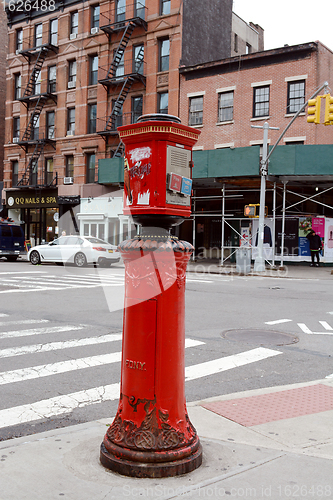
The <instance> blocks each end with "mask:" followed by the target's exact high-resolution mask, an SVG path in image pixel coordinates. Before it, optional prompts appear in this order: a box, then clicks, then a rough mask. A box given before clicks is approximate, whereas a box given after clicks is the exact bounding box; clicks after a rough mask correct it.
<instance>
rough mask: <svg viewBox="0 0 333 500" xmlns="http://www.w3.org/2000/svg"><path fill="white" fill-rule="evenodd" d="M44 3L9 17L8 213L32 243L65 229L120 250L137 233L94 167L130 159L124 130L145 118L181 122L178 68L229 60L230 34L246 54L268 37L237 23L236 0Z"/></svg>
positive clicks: (68, 0)
mask: <svg viewBox="0 0 333 500" xmlns="http://www.w3.org/2000/svg"><path fill="white" fill-rule="evenodd" d="M47 5H48V9H47V10H46V11H45V10H44V11H35V10H31V11H29V13H25V12H22V11H21V10H15V9H13V7H11V9H8V7H7V10H6V12H7V17H8V27H9V31H8V33H9V55H8V70H7V103H6V134H5V159H4V184H5V185H4V187H5V190H6V208H7V210H8V213H9V215H10V216H12V217H13V218H14V219H20V220H22V221H25V223H26V224H25V226H26V237H27V239H30V240H31V241H32V243H33V244H34V243H37V242H40V241H41V240H42V239H45V240H52V239H53V238H54V237H55V236H56V234H57V233H58V232H59V231H60V230H62V229H67V230H70V231H71V232H72V231H79V230H82V231H83V232H84V233H92V234H96V235H99V236H100V237H104V238H106V239H109V240H110V241H113V242H115V243H117V238H116V236H117V234H118V233H121V235H122V234H123V233H124V235H125V236H126V234H127V232H128V231H129V230H130V226H129V223H128V221H127V220H123V219H121V218H120V219H119V203H118V202H117V200H116V202H115V205H114V208H111V206H112V205H113V202H112V200H111V201H109V200H110V194H112V193H114V191H115V190H116V189H117V187H119V183H110V182H106V183H105V184H104V185H102V184H101V183H98V182H97V181H98V170H97V166H98V163H99V162H101V161H102V162H103V161H104V162H105V161H106V162H107V160H108V159H112V158H117V157H121V155H122V153H123V151H122V144H121V143H120V141H119V137H118V133H117V126H119V125H120V124H123V125H124V124H126V123H132V122H135V121H136V120H137V118H138V117H139V116H140V115H141V114H146V113H156V112H168V113H169V114H174V115H178V114H179V102H180V99H179V67H182V66H183V67H188V66H191V65H193V64H198V63H206V62H207V61H214V60H220V59H221V58H227V57H230V55H231V54H232V53H233V52H232V48H231V47H232V43H234V39H235V35H234V34H233V33H232V27H233V26H236V27H237V39H238V49H237V50H238V51H239V53H241V52H242V51H244V52H246V51H249V50H250V51H252V50H253V51H255V50H258V48H260V46H261V44H262V43H263V31H262V30H261V28H259V27H257V28H258V29H256V28H255V26H254V25H253V26H251V27H250V26H249V25H247V24H246V23H244V21H242V20H240V19H239V18H238V16H237V23H236V24H235V22H234V20H235V19H236V18H235V15H234V14H233V13H232V0H218V1H216V2H214V3H212V5H210V8H209V9H202V2H201V0H182V1H181V0H106V1H104V0H103V1H101V2H100V3H97V2H96V1H95V0H88V1H84V2H83V1H82V0H81V1H78V0H63V1H61V2H60V1H57V0H56V1H53V0H52V1H50V2H49V3H48V4H47ZM235 29H236V28H235ZM194 33H195V36H193V34H194ZM242 37H243V38H244V40H243V38H242ZM234 48H235V47H234ZM106 164H107V165H109V164H108V162H107V163H106ZM106 168H107V169H108V170H109V169H110V168H111V167H110V166H107V167H106ZM109 173H110V172H109ZM103 195H104V198H103V200H102V201H103V203H102V202H101V201H100V202H99V203H98V204H96V201H95V200H96V199H97V197H100V196H103ZM114 196H115V197H117V196H118V195H117V194H114ZM110 210H111V212H110ZM94 213H97V214H98V217H96V218H95V219H94ZM59 216H60V218H61V221H63V222H59V223H58V222H57V219H58V217H59ZM63 216H64V217H63ZM65 216H66V217H67V223H68V224H69V225H70V226H71V227H65V226H66V224H67V223H66V222H65V219H66V218H65ZM80 221H81V222H82V224H81V229H80ZM119 221H120V222H119ZM119 224H120V225H119ZM120 238H122V236H120Z"/></svg>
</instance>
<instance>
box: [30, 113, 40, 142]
mask: <svg viewBox="0 0 333 500" xmlns="http://www.w3.org/2000/svg"><path fill="white" fill-rule="evenodd" d="M31 139H32V140H33V141H38V140H39V115H38V117H37V120H36V121H35V124H34V126H33V127H32V129H31Z"/></svg>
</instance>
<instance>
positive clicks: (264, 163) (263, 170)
mask: <svg viewBox="0 0 333 500" xmlns="http://www.w3.org/2000/svg"><path fill="white" fill-rule="evenodd" d="M325 87H326V88H327V87H328V82H324V83H323V85H321V86H320V87H319V88H318V89H317V90H316V91H315V93H314V94H313V95H312V96H311V97H310V98H309V99H308V100H307V101H306V103H305V104H303V106H302V107H301V108H300V109H299V110H298V111H297V113H296V114H295V116H294V117H293V118H292V120H291V121H290V122H289V123H288V125H287V126H286V128H285V129H284V131H283V132H282V134H281V135H280V137H279V138H278V140H277V141H276V143H275V144H274V146H273V147H272V149H271V150H270V151H269V153H268V130H279V128H278V127H269V125H268V123H267V122H265V123H264V126H263V127H262V126H260V125H251V127H252V128H261V129H264V139H263V155H262V160H261V162H260V165H261V166H260V175H261V183H260V207H259V229H258V255H257V257H256V259H255V261H254V271H256V272H263V271H265V259H264V255H263V250H264V248H263V245H264V218H265V196H266V176H267V174H268V162H269V158H270V157H271V155H272V153H273V151H274V150H275V148H276V146H277V145H278V144H279V142H280V141H281V139H282V137H283V136H284V135H285V133H286V132H287V130H288V129H289V128H290V127H291V125H292V124H293V123H294V121H295V120H296V118H298V116H299V115H300V114H301V113H302V112H303V111H304V109H305V108H306V106H307V105H308V103H309V101H310V100H311V99H314V98H315V97H316V96H317V95H318V94H319V92H321V91H322V90H323V88H325ZM283 227H284V220H283ZM283 237H284V229H283V235H282V241H283ZM273 251H275V249H273ZM282 265H283V246H282V245H281V266H282Z"/></svg>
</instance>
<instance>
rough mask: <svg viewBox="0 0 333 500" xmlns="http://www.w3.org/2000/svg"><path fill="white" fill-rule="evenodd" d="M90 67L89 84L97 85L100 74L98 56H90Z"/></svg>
mask: <svg viewBox="0 0 333 500" xmlns="http://www.w3.org/2000/svg"><path fill="white" fill-rule="evenodd" d="M89 68H90V73H89V85H96V84H97V75H98V56H90V60H89Z"/></svg>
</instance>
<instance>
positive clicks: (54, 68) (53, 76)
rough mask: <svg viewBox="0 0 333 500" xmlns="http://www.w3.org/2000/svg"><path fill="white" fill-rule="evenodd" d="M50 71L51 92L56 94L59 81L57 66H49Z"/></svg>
mask: <svg viewBox="0 0 333 500" xmlns="http://www.w3.org/2000/svg"><path fill="white" fill-rule="evenodd" d="M48 73H49V75H48V80H49V81H48V83H49V93H50V94H54V92H55V91H56V83H57V66H49V70H48Z"/></svg>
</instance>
